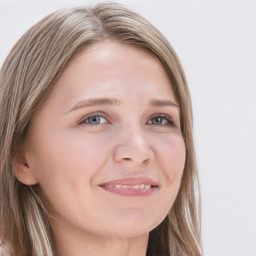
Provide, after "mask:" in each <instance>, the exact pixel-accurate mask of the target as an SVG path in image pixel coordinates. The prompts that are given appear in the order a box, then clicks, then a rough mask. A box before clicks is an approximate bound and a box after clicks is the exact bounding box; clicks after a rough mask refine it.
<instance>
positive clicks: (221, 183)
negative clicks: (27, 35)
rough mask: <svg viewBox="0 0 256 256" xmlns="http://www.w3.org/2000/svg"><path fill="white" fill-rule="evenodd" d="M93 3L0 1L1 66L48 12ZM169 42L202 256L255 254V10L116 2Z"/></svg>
mask: <svg viewBox="0 0 256 256" xmlns="http://www.w3.org/2000/svg"><path fill="white" fill-rule="evenodd" d="M96 2H98V1H96V0H95V1H93V0H91V1H86V0H84V1H79V0H69V1H67V0H66V1H61V0H58V1H57V0H51V1H40V0H30V1H22V0H20V1H17V0H16V1H12V0H0V65H1V64H2V63H3V61H4V59H5V57H6V56H7V54H8V52H9V50H10V49H11V47H12V46H13V45H14V43H15V42H16V41H17V39H18V38H19V37H20V36H21V35H22V34H23V33H24V32H25V31H26V30H27V29H28V28H29V27H30V26H32V25H33V24H34V23H35V22H37V21H38V20H39V19H41V18H43V17H44V16H45V15H46V14H48V13H50V12H52V11H54V10H56V9H58V8H62V7H67V6H77V5H79V6H81V5H88V4H90V5H93V4H94V3H96ZM118 2H120V3H123V4H125V5H126V6H128V7H130V8H132V9H133V10H135V11H137V12H138V13H140V14H141V15H143V16H144V17H146V18H147V19H148V20H150V21H151V22H152V23H153V24H154V25H155V26H156V27H157V28H158V29H159V30H160V31H161V32H162V33H163V34H164V35H165V36H166V37H167V39H168V40H169V41H170V42H171V44H172V46H173V47H174V49H175V50H176V52H177V54H178V56H179V57H180V59H181V62H182V64H183V67H184V69H185V72H186V75H187V79H188V83H189V86H190V90H191V94H192V100H193V107H194V119H195V120H194V121H195V139H196V147H197V154H198V163H199V168H200V176H201V187H202V218H203V244H204V250H205V255H206V256H231V255H232V256H233V255H234V256H255V255H256V175H255V168H256V160H255V159H256V146H255V145H256V136H255V133H256V131H255V129H256V122H255V121H256V103H255V99H256V98H255V96H256V90H255V87H256V86H255V83H256V72H255V71H256V65H255V60H256V47H255V45H256V40H255V39H256V37H255V32H256V18H255V15H256V5H255V2H254V1H252V0H250V1H249V0H240V1H238V0H231V1H227V0H201V1H196V0H154V1H153V0H119V1H118Z"/></svg>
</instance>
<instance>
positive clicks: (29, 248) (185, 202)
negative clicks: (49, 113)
mask: <svg viewBox="0 0 256 256" xmlns="http://www.w3.org/2000/svg"><path fill="white" fill-rule="evenodd" d="M104 40H115V41H117V42H120V43H122V44H127V45H131V46H133V47H140V48H143V49H145V50H147V51H150V52H151V53H152V54H153V55H154V56H156V58H158V59H159V60H160V62H161V64H162V66H163V67H164V69H165V71H166V73H167V74H168V76H169V79H170V82H171V85H172V88H173V90H174V93H175V96H176V100H177V101H178V104H179V105H180V118H181V132H182V135H183V138H184V142H185V147H186V160H185V167H184V172H183V176H182V180H181V185H180V189H179V192H178V195H177V197H176V200H175V202H174V204H173V206H172V208H171V210H170V212H169V213H168V215H167V217H166V218H165V219H164V221H163V222H162V223H161V224H160V225H159V226H158V227H156V228H155V229H154V230H152V231H151V232H150V235H149V242H148V248H147V256H154V255H155V256H156V255H163V256H167V255H168V256H170V255H172V256H181V255H182V256H199V255H203V252H202V246H201V227H200V191H199V181H198V171H197V165H196V156H195V148H194V142H193V130H192V129H193V127H192V126H193V124H192V119H193V118H192V107H191V99H190V93H189V90H188V86H187V82H186V78H185V75H184V72H183V69H182V66H181V64H180V61H179V59H178V57H177V55H176V54H175V52H174V50H173V48H172V47H171V45H170V44H169V42H168V41H167V40H166V38H165V37H164V36H163V35H162V34H161V33H160V32H159V31H158V30H157V29H156V28H155V27H154V26H152V25H151V24H150V23H149V22H148V21H147V20H145V19H144V18H143V17H141V16H140V15H138V14H136V13H134V12H133V11H130V10H128V9H126V8H125V7H123V6H122V5H120V4H116V3H101V4H97V5H96V6H94V7H92V8H68V9H62V10H58V11H55V12H54V13H52V14H50V15H48V16H47V17H45V18H44V19H42V20H41V21H39V22H38V23H37V24H35V25H34V26H33V27H31V28H30V29H29V30H28V31H27V32H26V33H25V34H24V35H23V36H22V37H21V38H20V40H19V41H18V42H17V43H16V44H15V46H14V47H13V48H12V50H11V51H10V53H9V55H8V57H7V59H6V60H5V62H4V64H3V66H2V69H1V72H0V134H1V135H0V159H1V160H0V223H1V226H0V241H1V242H2V245H1V242H0V247H1V246H2V250H3V252H2V253H3V255H15V256H27V255H32V256H46V255H47V256H53V255H54V254H55V250H54V244H53V240H52V226H51V223H50V217H49V213H48V212H47V210H46V209H47V206H46V205H45V202H44V201H43V200H42V195H41V190H40V186H39V185H38V184H37V185H33V186H27V185H25V184H23V183H21V182H19V181H18V180H17V178H16V177H15V175H14V172H13V167H12V161H13V159H14V158H15V157H16V156H17V154H18V151H19V148H20V146H21V145H22V142H23V140H24V138H25V136H26V131H27V129H28V126H29V122H30V118H31V116H32V115H33V113H34V111H35V110H36V108H37V107H38V106H39V103H40V102H41V101H42V100H43V99H44V98H45V97H46V96H47V94H48V92H49V91H50V89H51V88H52V86H54V82H55V81H56V79H57V78H58V77H59V76H60V75H61V73H62V71H63V69H64V68H65V66H66V64H67V63H68V62H69V61H70V60H71V58H72V57H73V56H74V55H75V54H78V53H79V52H80V51H81V50H82V49H84V48H86V47H88V46H90V45H92V44H94V43H96V42H100V41H104ZM6 248H8V249H6Z"/></svg>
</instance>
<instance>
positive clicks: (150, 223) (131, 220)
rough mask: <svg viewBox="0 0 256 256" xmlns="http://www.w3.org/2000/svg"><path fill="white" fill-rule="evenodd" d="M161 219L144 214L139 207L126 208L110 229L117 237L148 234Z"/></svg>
mask: <svg viewBox="0 0 256 256" xmlns="http://www.w3.org/2000/svg"><path fill="white" fill-rule="evenodd" d="M163 219H164V218H157V219H152V215H146V214H145V213H143V211H141V209H127V210H125V212H123V214H122V215H121V216H120V217H119V218H117V219H116V220H115V221H114V223H113V224H112V226H111V229H112V231H114V233H115V235H118V236H119V237H123V238H124V237H126V238H131V237H136V236H140V235H143V234H149V232H150V231H151V230H153V229H154V228H155V227H157V226H158V225H159V224H160V223H161V222H162V220H163Z"/></svg>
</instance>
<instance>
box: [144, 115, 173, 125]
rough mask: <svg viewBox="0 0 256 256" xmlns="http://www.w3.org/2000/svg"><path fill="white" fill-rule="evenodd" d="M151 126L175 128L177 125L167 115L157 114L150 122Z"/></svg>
mask: <svg viewBox="0 0 256 256" xmlns="http://www.w3.org/2000/svg"><path fill="white" fill-rule="evenodd" d="M149 124H150V125H159V126H173V127H175V126H176V125H175V123H174V121H173V120H172V118H171V117H170V116H168V115H165V114H157V115H155V116H154V117H152V118H151V119H150V120H149Z"/></svg>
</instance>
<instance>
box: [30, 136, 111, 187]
mask: <svg viewBox="0 0 256 256" xmlns="http://www.w3.org/2000/svg"><path fill="white" fill-rule="evenodd" d="M107 145H108V144H107V143H105V140H104V138H102V137H100V136H98V137H97V136H86V135H85V134H83V133H82V132H80V131H77V132H74V133H71V134H70V133H67V132H62V133H52V135H51V136H45V137H44V140H37V143H36V144H35V145H34V148H33V152H34V153H33V155H34V157H33V159H32V160H33V169H34V170H35V171H36V173H37V176H38V180H39V183H40V184H41V185H42V186H46V187H47V189H49V187H51V189H56V190H57V187H58V186H59V187H61V186H63V187H65V186H66V188H67V185H69V186H72V187H76V186H77V187H81V186H84V185H85V183H90V181H91V179H92V178H93V177H94V175H96V174H97V172H98V171H99V170H100V169H101V166H102V165H104V163H105V161H106V159H107V152H108V147H107ZM86 185H87V184H86ZM59 187H58V188H59Z"/></svg>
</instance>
